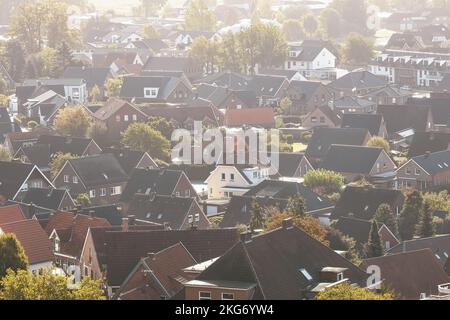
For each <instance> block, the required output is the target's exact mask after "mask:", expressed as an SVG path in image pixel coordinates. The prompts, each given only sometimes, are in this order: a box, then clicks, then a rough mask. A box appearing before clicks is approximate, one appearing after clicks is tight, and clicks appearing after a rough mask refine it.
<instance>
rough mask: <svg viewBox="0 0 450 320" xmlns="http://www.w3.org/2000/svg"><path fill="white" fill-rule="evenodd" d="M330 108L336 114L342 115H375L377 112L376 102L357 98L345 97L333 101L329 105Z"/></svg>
mask: <svg viewBox="0 0 450 320" xmlns="http://www.w3.org/2000/svg"><path fill="white" fill-rule="evenodd" d="M328 106H329V107H330V108H332V109H333V110H334V111H335V112H340V113H373V112H376V110H377V104H376V102H374V101H371V100H368V99H363V98H359V97H357V96H343V97H340V98H337V99H333V100H332V101H330V102H329V103H328Z"/></svg>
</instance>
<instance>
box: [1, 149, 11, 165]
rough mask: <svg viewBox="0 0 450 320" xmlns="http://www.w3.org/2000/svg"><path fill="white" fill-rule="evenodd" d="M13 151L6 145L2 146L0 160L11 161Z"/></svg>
mask: <svg viewBox="0 0 450 320" xmlns="http://www.w3.org/2000/svg"><path fill="white" fill-rule="evenodd" d="M11 159H12V155H11V152H9V150H8V149H7V148H6V147H2V146H0V161H11Z"/></svg>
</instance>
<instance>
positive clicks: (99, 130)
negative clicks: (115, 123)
mask: <svg viewBox="0 0 450 320" xmlns="http://www.w3.org/2000/svg"><path fill="white" fill-rule="evenodd" d="M87 136H88V137H89V138H91V139H92V140H94V141H95V142H96V143H97V144H99V145H100V146H102V147H105V146H108V145H110V143H111V139H110V137H109V135H108V128H107V127H106V125H105V124H104V123H102V122H99V121H94V122H92V123H91V125H90V127H89V129H88V132H87Z"/></svg>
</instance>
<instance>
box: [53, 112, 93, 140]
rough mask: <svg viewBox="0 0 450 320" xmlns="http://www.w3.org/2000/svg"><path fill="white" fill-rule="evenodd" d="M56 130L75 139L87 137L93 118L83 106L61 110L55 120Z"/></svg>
mask: <svg viewBox="0 0 450 320" xmlns="http://www.w3.org/2000/svg"><path fill="white" fill-rule="evenodd" d="M54 125H55V129H56V131H58V132H59V133H61V134H63V135H68V136H74V137H86V134H87V131H88V128H89V126H90V125H91V117H90V116H89V114H88V113H87V111H86V109H85V108H84V107H82V106H77V107H66V108H64V109H60V110H59V111H58V114H57V115H56V118H55V122H54Z"/></svg>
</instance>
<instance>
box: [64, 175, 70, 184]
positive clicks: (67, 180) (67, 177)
mask: <svg viewBox="0 0 450 320" xmlns="http://www.w3.org/2000/svg"><path fill="white" fill-rule="evenodd" d="M64 182H66V183H69V176H68V175H64Z"/></svg>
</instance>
